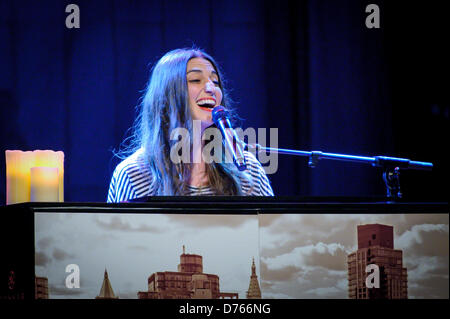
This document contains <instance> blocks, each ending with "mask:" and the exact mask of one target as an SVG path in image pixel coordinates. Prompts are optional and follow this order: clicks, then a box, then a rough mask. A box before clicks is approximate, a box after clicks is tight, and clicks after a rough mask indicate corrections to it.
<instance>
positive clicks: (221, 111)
mask: <svg viewBox="0 0 450 319" xmlns="http://www.w3.org/2000/svg"><path fill="white" fill-rule="evenodd" d="M224 117H225V118H227V117H228V112H227V111H225V108H224V107H223V106H221V105H217V106H216V107H215V108H213V110H212V120H213V122H214V124H216V125H217V126H218V122H219V120H220V119H221V118H224Z"/></svg>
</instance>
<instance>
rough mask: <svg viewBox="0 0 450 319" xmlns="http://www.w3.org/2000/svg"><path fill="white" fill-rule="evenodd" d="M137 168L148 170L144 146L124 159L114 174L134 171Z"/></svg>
mask: <svg viewBox="0 0 450 319" xmlns="http://www.w3.org/2000/svg"><path fill="white" fill-rule="evenodd" d="M135 170H145V171H148V165H147V163H146V161H145V153H144V150H143V149H142V148H140V149H138V150H137V151H135V152H134V153H133V154H131V155H129V156H128V157H126V158H125V159H123V160H122V161H121V162H120V163H119V164H118V165H117V166H116V169H115V170H114V174H116V175H117V174H123V173H129V172H133V171H135Z"/></svg>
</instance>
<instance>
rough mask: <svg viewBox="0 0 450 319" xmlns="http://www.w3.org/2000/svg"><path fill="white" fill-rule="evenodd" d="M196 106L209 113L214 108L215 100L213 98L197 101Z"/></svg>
mask: <svg viewBox="0 0 450 319" xmlns="http://www.w3.org/2000/svg"><path fill="white" fill-rule="evenodd" d="M197 105H198V106H199V107H200V108H201V109H202V110H205V111H208V112H211V111H212V109H213V108H214V107H215V106H216V100H215V99H214V98H202V99H199V100H198V101H197Z"/></svg>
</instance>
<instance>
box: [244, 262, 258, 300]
mask: <svg viewBox="0 0 450 319" xmlns="http://www.w3.org/2000/svg"><path fill="white" fill-rule="evenodd" d="M247 299H261V289H260V288H259V282H258V276H257V275H256V266H255V258H253V261H252V274H251V276H250V284H249V285H248V290H247Z"/></svg>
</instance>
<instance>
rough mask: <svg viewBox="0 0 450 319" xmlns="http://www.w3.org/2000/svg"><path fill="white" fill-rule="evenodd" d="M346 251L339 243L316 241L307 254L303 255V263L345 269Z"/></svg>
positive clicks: (331, 268)
mask: <svg viewBox="0 0 450 319" xmlns="http://www.w3.org/2000/svg"><path fill="white" fill-rule="evenodd" d="M347 255H348V254H347V252H346V251H345V248H344V246H342V245H340V244H336V243H333V244H328V245H326V244H324V243H318V244H317V245H316V246H315V249H314V250H312V251H311V252H310V254H309V255H306V256H304V258H305V264H306V265H308V266H318V265H320V266H321V267H324V268H327V269H330V270H347Z"/></svg>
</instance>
